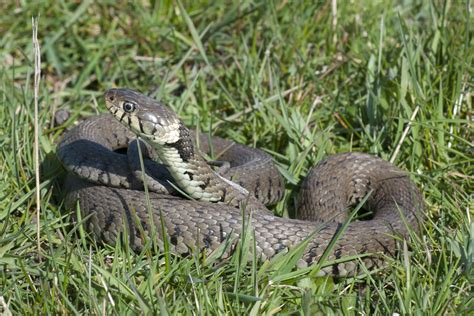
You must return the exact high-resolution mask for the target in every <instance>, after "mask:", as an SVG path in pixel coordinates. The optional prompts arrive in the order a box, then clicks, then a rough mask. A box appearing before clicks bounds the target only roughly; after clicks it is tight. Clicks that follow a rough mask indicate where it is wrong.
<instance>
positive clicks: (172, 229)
mask: <svg viewBox="0 0 474 316" xmlns="http://www.w3.org/2000/svg"><path fill="white" fill-rule="evenodd" d="M104 98H105V103H106V106H107V108H108V110H109V112H110V113H109V114H102V115H99V116H96V117H92V118H89V119H87V120H85V121H83V122H82V123H81V124H80V125H78V126H76V127H75V128H73V129H72V130H70V131H68V132H67V133H66V134H65V135H64V137H63V139H62V140H61V142H60V144H59V145H58V149H57V155H58V158H59V159H60V161H61V162H62V163H63V165H64V166H65V168H66V169H67V171H68V173H67V179H66V183H65V187H64V190H65V192H66V197H65V204H66V207H68V208H69V209H74V208H75V207H76V206H77V203H78V204H79V206H80V210H81V216H82V217H83V218H86V219H87V221H86V228H87V230H88V231H89V232H90V233H91V234H92V235H93V236H94V237H95V238H97V239H99V240H100V241H102V242H106V243H109V244H115V243H116V241H117V238H119V236H120V235H121V234H124V233H125V232H126V234H124V236H127V238H128V242H129V244H130V245H131V246H132V248H133V249H136V250H139V249H142V248H143V247H144V246H145V245H146V244H147V242H148V241H149V240H150V239H151V238H152V236H155V238H157V239H158V240H157V242H158V245H159V246H160V248H162V247H163V241H162V239H163V237H164V236H165V238H168V240H169V244H170V245H171V247H172V249H171V250H172V251H173V252H175V253H178V254H183V255H189V254H191V253H195V252H196V251H202V250H207V251H212V250H215V249H217V248H219V247H223V244H224V243H228V244H230V247H228V248H226V251H225V252H226V254H229V253H231V252H232V249H233V245H234V244H235V240H237V239H238V237H239V236H241V234H242V232H243V230H244V226H245V224H244V222H245V221H248V222H249V224H250V226H249V227H251V229H252V231H254V232H255V235H254V236H255V244H256V251H257V254H258V256H259V257H260V258H262V259H269V258H272V257H273V256H274V255H275V254H277V253H279V252H281V251H287V250H288V249H290V248H291V247H294V246H296V245H298V244H300V243H301V242H303V241H304V240H306V239H308V238H309V240H308V243H307V246H306V248H305V251H304V254H303V257H302V258H301V259H300V260H299V262H298V266H307V265H311V264H313V263H315V262H316V261H317V260H318V259H320V258H321V256H322V254H323V252H324V250H325V249H326V247H327V246H328V244H329V243H330V241H331V240H332V238H333V237H334V236H335V234H336V233H337V232H338V231H339V230H340V229H341V227H343V226H342V222H344V221H345V220H346V219H347V217H348V214H349V211H348V210H349V209H350V207H351V206H353V205H355V204H357V203H359V201H361V200H362V199H363V198H364V197H365V196H366V195H367V194H368V193H370V194H369V197H368V199H367V201H366V202H365V204H364V209H367V210H370V211H371V212H372V213H373V217H372V218H371V219H369V220H359V221H353V222H351V223H350V224H349V225H348V226H347V229H346V230H345V231H344V232H343V234H342V236H341V237H340V238H339V239H338V240H337V243H336V244H335V246H334V248H333V249H332V251H331V252H330V254H329V256H328V259H330V260H337V259H340V258H343V257H347V256H358V255H362V254H367V253H368V254H371V255H370V256H364V257H363V258H362V261H363V262H364V264H365V265H366V266H367V267H368V268H371V267H373V266H376V265H380V264H383V262H382V261H381V259H380V257H379V256H377V254H380V253H385V254H390V255H393V254H394V252H395V249H396V240H397V238H396V237H397V236H399V237H406V236H407V235H408V232H409V230H410V229H412V230H413V231H415V232H416V231H418V229H419V225H420V223H421V221H422V220H423V218H424V202H423V199H422V196H421V194H420V192H419V190H418V188H417V187H416V186H415V184H414V183H413V182H412V181H411V180H410V179H409V177H408V175H407V174H406V173H405V172H403V171H401V170H400V169H398V168H397V167H395V166H393V165H392V164H390V163H388V162H386V161H384V160H382V159H380V158H377V157H374V156H371V155H368V154H363V153H344V154H338V155H334V156H330V157H328V158H327V159H325V160H324V161H321V162H320V163H319V164H317V165H316V166H315V167H313V168H312V169H311V171H310V172H309V174H308V176H307V177H306V179H305V180H304V181H303V183H302V184H301V192H300V198H299V201H298V205H299V207H298V211H297V214H298V215H299V219H288V218H281V217H277V216H275V215H273V214H272V212H271V211H269V210H268V209H267V207H266V206H265V205H268V204H273V203H275V202H276V201H278V200H279V199H280V198H281V197H282V194H283V190H284V186H283V181H282V178H281V176H280V174H279V173H278V171H277V169H276V167H275V166H274V164H273V162H272V158H271V157H270V156H269V155H268V154H266V153H264V152H263V151H261V150H259V149H254V148H249V147H246V146H243V145H240V144H236V143H234V142H232V141H228V140H224V139H221V138H217V137H214V138H212V139H210V138H209V137H207V136H206V135H205V134H198V135H197V136H196V135H195V134H194V133H192V132H191V131H190V130H189V129H188V128H186V127H185V125H184V124H183V122H182V121H181V120H180V119H179V117H178V116H177V114H175V113H174V112H173V111H172V110H171V109H170V108H168V107H166V106H164V105H163V104H161V103H160V102H158V101H155V100H154V99H152V98H150V97H147V96H145V95H143V94H140V93H138V92H136V91H133V90H129V89H110V90H108V91H106V93H105V95H104ZM137 135H138V136H139V139H141V140H143V141H137V140H136V138H137ZM197 145H199V149H198V148H197ZM124 150H125V151H127V155H124V154H123V151H124ZM121 151H122V152H121ZM139 151H141V152H142V154H143V156H144V157H145V158H146V159H144V160H143V168H142V166H141V163H140V159H138V152H139ZM210 151H213V152H214V153H217V155H218V156H219V157H218V158H217V159H218V160H219V161H221V162H216V163H215V164H217V165H218V166H220V168H218V169H217V170H216V168H213V167H212V166H211V163H209V162H207V161H206V160H205V159H204V158H203V156H202V154H201V152H204V153H206V152H210ZM222 161H224V162H222ZM141 170H145V173H142V171H141ZM144 182H145V184H144ZM144 185H145V186H146V187H147V189H148V191H149V192H147V193H145V191H144ZM180 192H181V193H180ZM163 229H164V231H163ZM153 232H155V233H156V234H153ZM162 249H163V248H162ZM337 262H338V263H334V264H331V265H329V266H326V267H324V268H323V269H322V270H321V272H320V274H329V275H337V276H344V275H350V274H353V273H354V272H355V271H356V268H357V265H358V261H357V260H351V261H345V262H340V261H337Z"/></svg>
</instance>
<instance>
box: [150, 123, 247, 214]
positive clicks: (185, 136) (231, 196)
mask: <svg viewBox="0 0 474 316" xmlns="http://www.w3.org/2000/svg"><path fill="white" fill-rule="evenodd" d="M151 145H152V146H153V147H154V148H155V150H156V152H157V153H158V155H159V156H160V160H161V162H162V163H163V164H164V165H165V167H166V168H167V169H168V171H169V172H170V173H171V175H172V177H173V178H174V180H175V182H176V184H177V185H178V186H179V187H180V189H182V190H183V191H184V192H185V193H186V194H187V195H189V196H190V197H191V198H193V199H196V200H203V201H211V202H224V203H227V204H231V205H234V206H239V205H240V204H241V203H242V202H246V201H247V200H248V199H249V192H248V191H247V190H246V189H244V188H243V187H241V186H240V185H238V184H236V183H234V182H232V181H230V180H227V179H225V178H224V177H222V176H221V175H219V174H218V173H217V172H215V171H214V170H213V169H212V168H211V167H210V166H209V165H208V163H207V161H206V160H205V159H204V158H203V157H202V156H201V154H200V153H199V152H198V151H197V150H196V147H195V145H194V142H193V140H192V137H191V135H190V132H189V130H188V129H187V128H186V127H185V126H184V124H183V123H181V122H180V126H179V139H178V141H176V142H172V143H165V144H164V145H158V144H154V143H151Z"/></svg>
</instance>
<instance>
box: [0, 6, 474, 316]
mask: <svg viewBox="0 0 474 316" xmlns="http://www.w3.org/2000/svg"><path fill="white" fill-rule="evenodd" d="M307 2H308V3H310V2H314V4H304V1H295V2H291V1H290V2H286V1H285V2H276V1H268V2H267V1H262V2H257V1H256V2H243V3H242V4H241V5H239V6H237V5H233V4H232V3H231V2H230V1H229V2H228V3H225V2H221V1H196V2H194V1H186V2H185V3H183V4H181V3H180V2H179V1H178V2H175V3H173V1H161V2H160V1H158V2H156V3H155V2H152V3H153V4H150V5H148V6H144V5H141V4H135V5H131V4H130V5H128V4H125V2H123V3H121V4H114V2H113V1H110V3H109V4H93V2H92V1H84V2H82V3H80V4H79V2H77V3H72V2H61V1H41V2H39V4H36V5H26V4H23V2H18V1H15V2H13V1H10V3H9V2H8V1H7V2H2V4H0V8H1V9H2V10H1V11H2V12H3V14H2V16H1V17H0V30H1V31H2V32H1V33H2V37H1V38H0V43H1V45H0V61H1V65H2V66H0V78H1V81H0V82H1V84H0V100H1V106H0V120H1V121H2V122H3V124H2V127H1V129H0V145H1V159H0V168H1V174H0V179H1V181H0V185H1V193H0V313H1V312H3V313H6V314H8V313H10V312H11V313H13V314H23V313H25V314H38V313H48V314H49V313H51V314H53V313H62V314H70V313H87V314H89V313H92V314H103V313H104V314H105V313H107V314H125V313H129V314H135V313H145V314H152V313H162V314H168V313H169V314H223V313H226V314H245V315H247V314H251V315H260V314H274V313H283V314H292V313H296V314H298V313H299V314H306V315H310V314H314V313H320V314H333V313H337V314H349V315H353V314H382V315H389V314H391V313H393V312H396V313H399V314H426V315H437V314H468V313H473V312H474V297H473V295H472V282H474V269H473V261H474V224H473V222H472V217H473V212H472V209H473V202H472V198H473V195H472V190H473V174H474V172H473V161H474V160H473V154H474V151H473V149H472V148H473V144H472V140H473V134H472V100H473V94H472V91H473V87H474V81H473V64H474V63H473V57H474V48H473V45H472V44H473V31H474V23H473V22H474V19H473V17H474V16H473V13H472V10H473V7H472V2H471V4H470V6H469V4H468V3H467V1H447V0H446V1H441V0H439V1H436V0H432V1H428V0H427V1H415V0H407V1H395V0H393V1H390V0H387V1H381V0H380V1H370V0H366V1H338V3H337V5H338V6H337V20H334V19H333V15H332V11H331V1H307ZM38 14H39V15H40V20H39V40H40V43H41V52H42V65H41V66H42V67H41V68H42V80H41V87H40V117H39V122H40V125H39V126H40V130H41V134H40V151H41V164H42V174H41V190H40V194H41V221H40V223H39V226H40V228H41V231H40V237H41V240H40V243H41V251H40V252H39V253H38V250H37V238H36V227H37V226H36V225H37V224H36V222H35V216H36V215H35V214H34V212H35V174H34V155H33V152H34V150H33V139H34V133H33V126H34V125H33V60H34V59H33V53H32V40H31V33H32V31H31V17H32V16H36V15H38ZM115 86H119V87H129V88H134V89H137V90H140V91H142V92H144V93H149V94H151V95H153V96H155V97H157V98H159V99H161V100H162V101H163V102H165V103H166V104H168V105H170V106H171V107H173V108H174V109H175V110H177V111H178V112H179V114H180V116H181V117H182V118H183V120H184V121H185V122H186V123H187V124H188V126H198V127H199V128H201V129H203V130H209V129H211V131H212V133H213V134H216V135H220V136H224V137H228V138H231V139H234V140H236V141H239V142H242V143H245V144H248V145H250V146H256V147H259V148H263V149H265V150H266V151H267V152H269V153H271V154H272V155H273V156H274V157H275V159H276V161H277V162H278V165H279V167H280V169H281V171H282V173H283V174H284V176H285V178H286V180H287V189H288V190H287V192H286V194H285V198H284V200H283V201H282V202H281V203H280V204H278V205H277V207H276V208H275V210H274V211H275V213H277V214H280V215H284V216H287V215H288V213H291V210H292V209H293V205H294V196H295V195H294V194H292V193H291V192H293V191H296V190H297V188H298V183H299V182H300V181H301V179H302V178H303V177H304V176H305V174H306V173H307V171H308V169H309V167H310V166H312V165H314V164H315V163H316V162H317V161H319V160H320V159H322V158H323V157H325V156H327V155H330V154H334V153H337V152H347V151H362V152H368V153H373V154H376V155H379V156H381V157H382V158H384V159H387V160H390V159H391V158H392V156H394V162H395V164H396V165H398V166H400V167H401V168H402V169H405V170H407V171H409V172H411V175H412V179H413V180H414V181H415V182H416V183H417V184H418V186H419V187H420V188H421V190H422V192H423V195H424V197H425V200H426V204H427V213H428V219H427V221H426V224H425V225H424V227H423V230H422V232H421V234H420V235H418V236H413V238H411V239H410V240H408V241H407V243H404V244H401V249H400V252H399V255H398V257H396V258H393V259H392V258H387V260H388V262H389V264H388V267H387V269H385V270H384V271H375V272H372V273H367V274H361V275H360V276H357V277H354V278H347V279H340V280H333V279H330V278H329V279H325V278H315V277H312V274H311V271H305V270H303V271H299V270H296V269H295V268H294V265H293V264H292V260H291V256H283V257H278V258H277V259H276V260H274V261H272V262H263V263H261V262H259V263H256V262H255V261H254V260H252V258H251V257H250V258H249V257H247V256H246V255H241V254H240V253H239V252H236V254H235V255H234V256H233V257H232V258H230V259H229V260H227V261H226V262H224V263H219V264H217V265H216V264H215V260H213V258H203V257H202V256H200V255H199V254H196V255H195V256H194V257H192V258H180V257H175V256H173V255H168V256H158V255H156V254H154V253H152V252H151V251H149V250H146V251H144V252H143V253H140V254H134V253H131V252H130V251H129V250H128V248H127V247H126V245H125V246H124V247H121V246H117V247H115V248H112V247H110V246H103V245H96V244H95V243H94V241H93V240H91V238H89V237H88V236H87V234H86V233H85V232H84V231H83V230H82V227H81V226H80V225H76V226H74V225H73V224H72V220H71V216H72V213H74V210H65V209H64V207H62V205H61V200H60V199H59V198H57V192H58V191H60V188H61V185H60V181H59V179H60V176H61V175H62V174H63V171H62V169H61V167H60V165H59V163H58V161H57V160H56V159H55V156H54V152H55V146H56V143H57V142H58V140H59V138H60V134H61V133H62V132H63V131H64V130H65V129H66V128H67V127H70V126H72V125H73V124H74V122H75V121H76V120H78V119H79V118H80V117H85V116H90V115H94V114H96V113H97V112H104V111H105V109H104V105H103V102H102V98H101V95H102V93H103V91H104V90H105V89H107V88H110V87H115ZM416 107H419V112H418V113H417V115H416V116H415V118H414V120H413V122H412V125H411V127H410V129H409V131H408V134H407V135H406V137H405V138H402V134H403V131H404V129H405V127H406V126H407V124H408V122H409V121H410V117H411V116H412V113H413V111H414V110H415V108H416ZM59 108H66V109H70V110H71V112H72V114H73V116H72V118H71V119H70V120H69V121H68V122H66V123H65V124H64V125H62V126H54V125H53V123H52V119H53V115H54V112H55V111H56V110H57V109H59ZM398 144H400V150H399V152H398V153H396V155H394V154H395V152H396V150H395V149H396V147H397V145H398ZM288 210H290V212H289V211H288ZM241 247H244V248H243V249H246V247H249V249H252V247H253V245H252V242H251V230H249V233H248V235H247V236H246V238H245V240H244V241H243V242H242V243H241ZM241 253H242V254H245V253H246V252H245V251H242V252H241ZM213 263H214V264H213Z"/></svg>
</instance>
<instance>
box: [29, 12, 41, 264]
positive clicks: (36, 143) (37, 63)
mask: <svg viewBox="0 0 474 316" xmlns="http://www.w3.org/2000/svg"><path fill="white" fill-rule="evenodd" d="M38 19H39V18H38V17H36V18H32V19H31V23H32V27H33V53H34V60H35V75H34V77H35V79H34V107H35V110H34V111H35V114H34V115H35V116H34V125H35V137H34V138H35V140H34V151H35V153H34V157H35V187H36V238H37V242H38V257H41V230H40V227H41V225H40V219H41V197H40V193H41V191H40V166H39V165H40V163H39V123H38V112H39V109H38V108H39V105H38V103H39V102H38V99H39V85H40V79H41V52H40V45H39V42H38Z"/></svg>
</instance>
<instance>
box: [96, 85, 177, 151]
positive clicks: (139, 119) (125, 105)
mask: <svg viewBox="0 0 474 316" xmlns="http://www.w3.org/2000/svg"><path fill="white" fill-rule="evenodd" d="M104 99H105V105H106V106H107V109H108V110H109V112H110V113H112V115H113V116H114V117H115V118H116V119H117V120H118V121H119V122H121V123H122V124H124V125H125V126H126V127H128V128H130V129H131V130H132V131H133V132H134V133H135V134H137V135H138V136H141V137H143V138H145V139H148V140H150V141H152V142H153V143H154V144H161V145H163V144H167V143H175V142H176V141H178V140H179V137H180V126H182V123H181V121H180V119H179V118H178V116H177V115H176V114H175V113H174V112H173V111H172V110H171V109H169V108H167V107H166V106H164V105H162V104H161V103H159V102H158V101H156V100H154V99H152V98H150V97H148V96H146V95H143V94H141V93H139V92H137V91H134V90H131V89H109V90H107V91H106V92H105V94H104Z"/></svg>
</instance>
